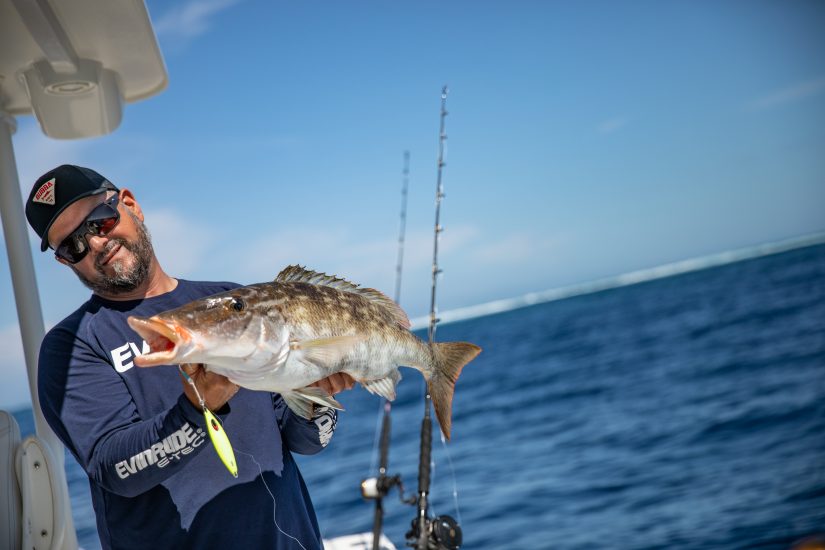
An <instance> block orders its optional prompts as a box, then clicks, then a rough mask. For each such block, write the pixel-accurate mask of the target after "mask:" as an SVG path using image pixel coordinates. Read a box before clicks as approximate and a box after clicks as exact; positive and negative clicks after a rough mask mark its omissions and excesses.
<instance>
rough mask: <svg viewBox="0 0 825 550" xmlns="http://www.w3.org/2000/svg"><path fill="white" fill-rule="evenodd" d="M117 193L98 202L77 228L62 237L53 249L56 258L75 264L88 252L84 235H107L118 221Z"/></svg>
mask: <svg viewBox="0 0 825 550" xmlns="http://www.w3.org/2000/svg"><path fill="white" fill-rule="evenodd" d="M117 200H118V198H117V195H114V196H113V197H112V198H110V199H108V200H107V201H106V202H102V203H100V204H98V205H97V206H96V207H95V209H94V210H92V212H91V213H90V214H89V215H88V216H87V217H86V219H85V220H84V221H83V223H81V224H80V225H79V226H78V228H77V229H75V230H74V231H72V232H71V234H70V235H69V236H68V237H66V238H65V239H63V241H62V242H61V243H60V244H59V245H58V246H57V248H56V249H55V250H54V255H55V257H56V258H62V259H64V260H66V261H67V262H69V263H70V264H76V263H77V262H79V261H80V260H82V259H83V258H85V257H86V254H88V253H89V242H88V241H87V240H86V235H96V236H98V237H103V236H106V235H108V234H109V233H110V232H111V231H112V230H113V229H114V228H115V227H116V226H117V224H118V222H119V221H120V212H118V211H117Z"/></svg>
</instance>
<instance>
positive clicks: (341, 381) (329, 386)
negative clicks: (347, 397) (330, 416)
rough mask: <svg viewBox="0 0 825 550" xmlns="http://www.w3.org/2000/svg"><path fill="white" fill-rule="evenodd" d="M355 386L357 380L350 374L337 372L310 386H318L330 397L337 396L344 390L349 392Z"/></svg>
mask: <svg viewBox="0 0 825 550" xmlns="http://www.w3.org/2000/svg"><path fill="white" fill-rule="evenodd" d="M354 385H355V379H354V378H353V377H352V376H350V375H349V374H346V373H343V372H336V373H335V374H333V375H331V376H327V377H326V378H322V379H321V380H318V381H317V382H315V383H313V384H310V386H317V387H319V388H321V389H322V390H324V391H325V392H327V393H328V394H330V395H335V394H336V393H340V392H342V391H344V390H349V389H351V388H352V387H353V386H354Z"/></svg>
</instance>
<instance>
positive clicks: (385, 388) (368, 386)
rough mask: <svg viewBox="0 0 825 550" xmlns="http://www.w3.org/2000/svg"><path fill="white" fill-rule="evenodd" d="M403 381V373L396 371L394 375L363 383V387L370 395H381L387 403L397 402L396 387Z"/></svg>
mask: <svg viewBox="0 0 825 550" xmlns="http://www.w3.org/2000/svg"><path fill="white" fill-rule="evenodd" d="M399 380H401V373H400V372H398V369H395V370H394V371H393V372H392V373H390V374H389V375H388V376H385V377H384V378H379V379H378V380H366V381H362V382H361V385H362V386H364V389H365V390H367V391H368V392H370V393H374V394H376V395H380V396H381V397H383V398H384V399H386V400H387V401H395V386H396V385H397V384H398V382H399Z"/></svg>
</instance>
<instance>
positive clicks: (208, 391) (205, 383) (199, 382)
mask: <svg viewBox="0 0 825 550" xmlns="http://www.w3.org/2000/svg"><path fill="white" fill-rule="evenodd" d="M181 368H182V369H183V370H184V372H186V374H188V375H189V377H190V378H191V379H192V381H194V382H195V385H196V386H197V387H198V391H199V392H200V394H201V397H203V399H204V401H205V402H206V406H207V407H208V408H209V410H211V411H217V410H218V409H220V408H221V407H223V406H224V405H225V404H226V402H227V401H229V400H230V399H232V396H233V395H235V394H236V393H238V390H239V389H241V388H240V386H238V385H237V384H234V383H232V382H230V381H229V379H228V378H227V377H225V376H221V375H220V374H215V373H214V372H209V371H207V370H206V369H204V368H203V365H202V364H201V363H187V364H185V365H181ZM181 380H182V381H183V393H185V394H186V397H187V398H189V401H191V402H192V404H193V405H195V406H196V407H198V408H200V406H201V404H200V401H198V396H197V394H196V393H195V390H193V389H192V385H191V384H189V382H187V381H186V380H185V379H184V378H183V377H182V376H181Z"/></svg>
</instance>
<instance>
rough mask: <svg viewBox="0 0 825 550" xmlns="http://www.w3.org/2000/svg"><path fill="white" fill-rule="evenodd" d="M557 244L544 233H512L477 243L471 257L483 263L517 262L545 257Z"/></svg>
mask: <svg viewBox="0 0 825 550" xmlns="http://www.w3.org/2000/svg"><path fill="white" fill-rule="evenodd" d="M555 244H556V243H555V242H554V241H553V240H551V239H548V238H547V237H546V236H544V235H531V234H528V233H512V234H510V235H504V236H503V237H500V238H498V239H496V240H493V241H489V242H484V243H479V244H477V245H476V247H475V248H474V249H473V251H472V254H471V257H472V258H473V259H474V260H476V261H478V262H479V263H482V264H507V263H509V264H516V263H520V262H527V261H529V260H530V259H531V258H534V257H536V256H539V257H544V256H545V255H546V254H547V253H548V252H549V250H550V249H551V248H552V247H553V246H554V245H555Z"/></svg>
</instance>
